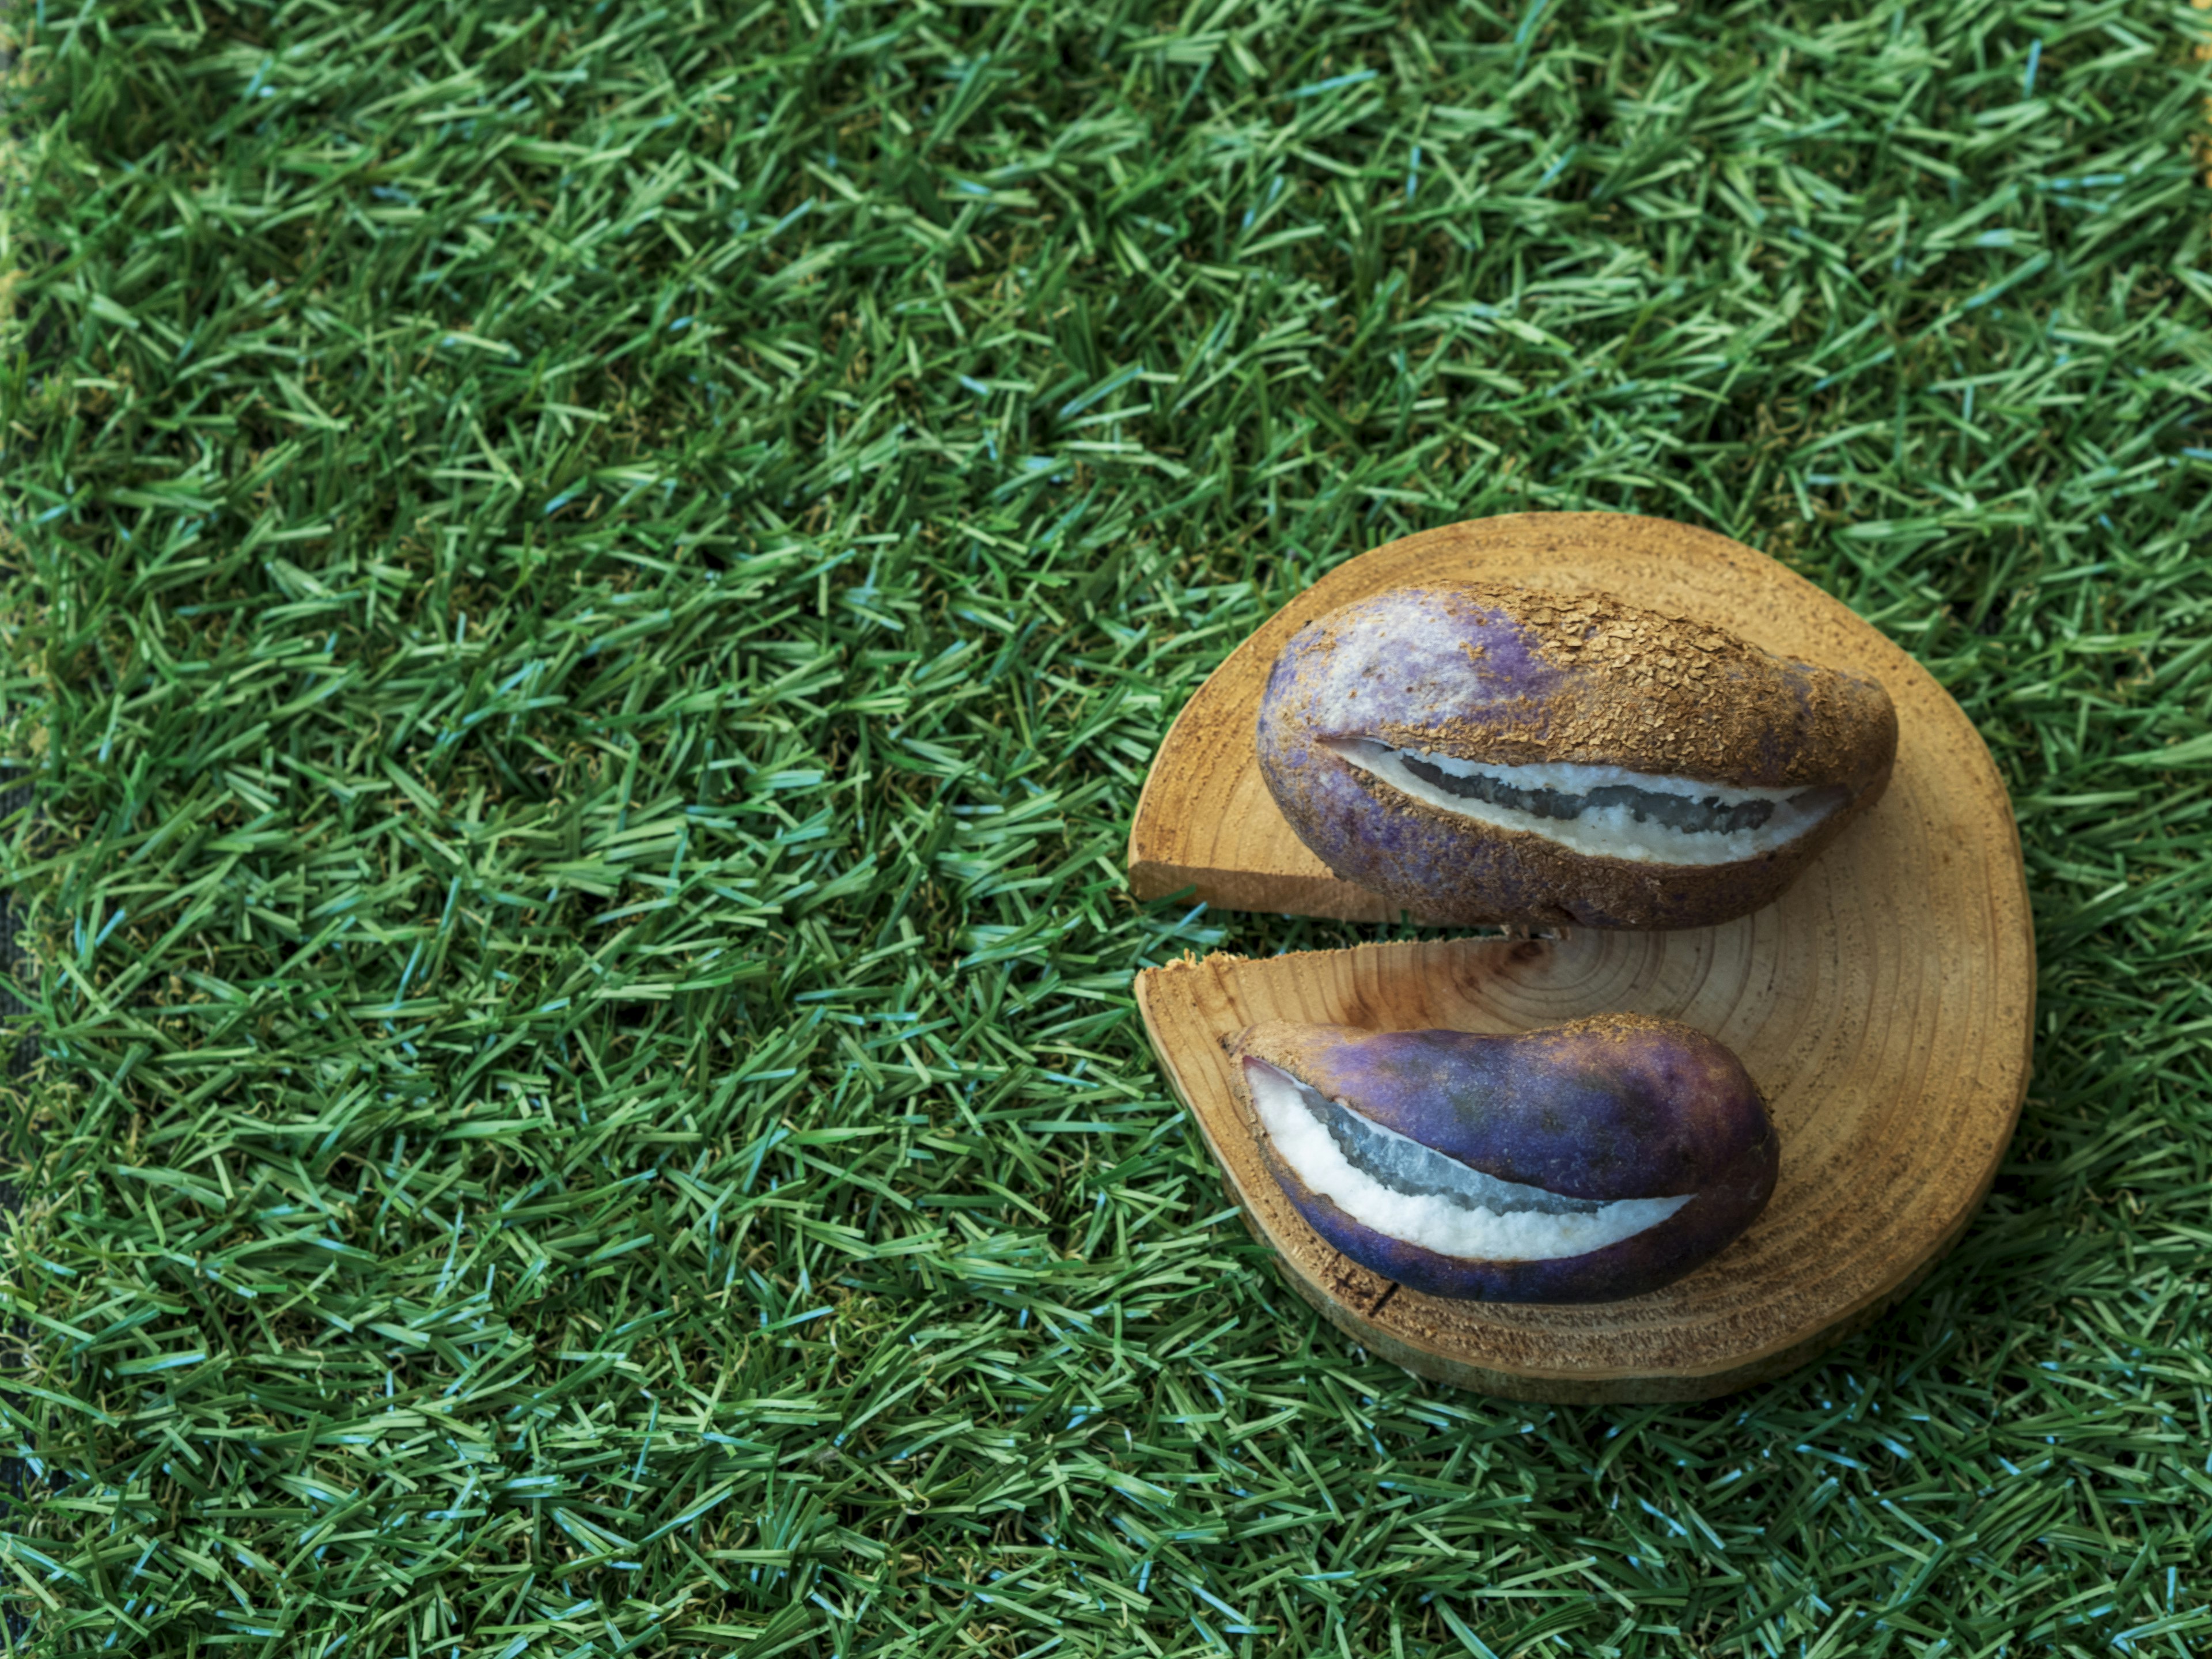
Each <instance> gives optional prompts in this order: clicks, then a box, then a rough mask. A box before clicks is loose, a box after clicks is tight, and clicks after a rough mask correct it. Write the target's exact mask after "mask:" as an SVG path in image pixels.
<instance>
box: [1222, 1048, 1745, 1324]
mask: <svg viewBox="0 0 2212 1659" xmlns="http://www.w3.org/2000/svg"><path fill="white" fill-rule="evenodd" d="M1234 1050H1235V1052H1236V1053H1237V1054H1240V1055H1242V1056H1244V1057H1246V1058H1247V1059H1248V1060H1262V1061H1264V1062H1266V1063H1267V1064H1268V1065H1272V1066H1276V1067H1277V1068H1278V1069H1279V1070H1282V1071H1285V1072H1287V1073H1290V1074H1291V1076H1293V1077H1295V1078H1297V1079H1299V1080H1300V1081H1301V1082H1304V1083H1306V1084H1308V1085H1311V1086H1312V1087H1314V1088H1316V1089H1317V1090H1319V1091H1321V1092H1322V1093H1323V1094H1325V1095H1327V1096H1328V1097H1330V1098H1331V1099H1333V1100H1339V1101H1341V1102H1343V1103H1346V1105H1348V1106H1350V1107H1351V1108H1352V1109H1354V1110H1356V1111H1358V1112H1360V1113H1361V1114H1363V1115H1365V1116H1367V1117H1369V1118H1370V1119H1372V1120H1373V1121H1376V1122H1377V1123H1380V1124H1382V1125H1383V1126H1384V1127H1387V1128H1389V1129H1393V1130H1395V1131H1396V1132H1397V1133H1400V1134H1402V1135H1406V1136H1407V1137H1408V1138H1410V1139H1414V1140H1418V1141H1420V1142H1421V1143H1422V1144H1423V1145H1425V1146H1431V1147H1433V1148H1434V1149H1435V1150H1437V1152H1443V1153H1445V1154H1447V1155H1448V1156H1449V1157H1452V1158H1457V1159H1459V1160H1460V1161H1461V1162H1462V1163H1464V1164H1468V1165H1470V1166H1471V1167H1473V1168H1474V1169H1477V1170H1481V1171H1482V1172H1483V1173H1485V1174H1486V1175H1491V1176H1497V1177H1498V1178H1499V1179H1501V1180H1505V1181H1513V1182H1522V1183H1523V1184H1525V1185H1528V1186H1535V1187H1541V1188H1545V1189H1546V1190H1547V1191H1550V1192H1554V1193H1559V1194H1564V1195H1565V1196H1567V1197H1571V1198H1581V1199H1595V1200H1615V1199H1628V1198H1666V1197H1674V1196H1676V1195H1679V1194H1684V1193H1694V1194H1697V1196H1696V1197H1695V1198H1693V1199H1692V1200H1691V1201H1690V1202H1689V1203H1687V1204H1686V1205H1684V1206H1682V1207H1681V1208H1680V1209H1679V1210H1677V1211H1676V1212H1674V1214H1673V1215H1672V1216H1670V1217H1668V1218H1667V1219H1666V1220H1664V1221H1662V1222H1661V1223H1659V1224H1658V1225H1656V1226H1654V1227H1650V1228H1647V1229H1646V1230H1644V1231H1643V1232H1641V1233H1638V1234H1636V1235H1635V1236H1634V1237H1630V1238H1626V1239H1622V1240H1620V1242H1619V1243H1614V1244H1611V1245H1608V1246H1607V1247H1606V1248H1604V1249H1598V1250H1592V1251H1589V1252H1587V1253H1585V1254H1583V1255H1575V1256H1562V1257H1556V1258H1552V1259H1548V1260H1537V1261H1468V1260H1462V1259H1460V1258H1456V1257H1452V1256H1445V1255H1437V1253H1436V1252H1434V1251H1431V1250H1428V1249H1423V1248H1421V1247H1420V1246H1419V1245H1416V1244H1409V1243H1405V1242H1404V1241H1402V1240H1400V1239H1395V1238H1391V1237H1387V1236H1385V1235H1383V1234H1382V1233H1378V1232H1376V1231H1373V1230H1372V1229H1370V1228H1369V1227H1366V1226H1364V1225H1362V1224H1360V1223H1359V1222H1358V1221H1356V1220H1354V1219H1353V1218H1352V1217H1351V1216H1349V1215H1347V1214H1346V1213H1345V1212H1343V1211H1342V1210H1340V1209H1339V1208H1338V1207H1337V1206H1336V1205H1335V1204H1334V1203H1333V1202H1331V1201H1330V1200H1328V1198H1326V1197H1324V1196H1322V1195H1321V1194H1317V1193H1315V1192H1313V1191H1311V1190H1310V1189H1309V1188H1307V1187H1306V1185H1305V1184H1304V1182H1302V1181H1301V1180H1300V1179H1299V1178H1298V1176H1297V1174H1296V1173H1295V1172H1294V1171H1293V1170H1291V1168H1290V1167H1289V1166H1288V1165H1287V1164H1285V1163H1284V1161H1283V1160H1282V1159H1281V1158H1279V1157H1278V1156H1277V1155H1276V1152H1275V1150H1274V1147H1273V1145H1272V1143H1270V1142H1269V1141H1268V1140H1267V1137H1266V1136H1265V1134H1264V1133H1263V1134H1262V1135H1261V1152H1262V1154H1263V1156H1264V1158H1265V1159H1266V1162H1267V1167H1268V1170H1269V1171H1270V1172H1271V1173H1272V1174H1273V1176H1274V1177H1275V1180H1276V1182H1277V1183H1278V1184H1279V1185H1280V1186H1281V1187H1282V1188H1283V1191H1284V1193H1285V1195H1287V1196H1288V1197H1289V1199H1290V1200H1291V1203H1292V1204H1293V1205H1294V1206H1297V1211H1298V1213H1299V1214H1300V1215H1302V1216H1304V1218H1305V1219H1306V1222H1307V1223H1308V1225H1310V1226H1311V1227H1312V1228H1313V1229H1314V1231H1316V1232H1317V1233H1319V1234H1320V1235H1321V1236H1322V1237H1323V1238H1325V1239H1327V1240H1328V1242H1329V1243H1331V1244H1332V1245H1334V1247H1335V1248H1336V1249H1340V1250H1341V1251H1342V1252H1343V1253H1344V1254H1345V1255H1347V1256H1349V1257H1351V1258H1352V1260H1353V1261H1357V1262H1358V1263H1359V1264H1360V1265H1361V1266H1362V1267H1367V1268H1369V1269H1370V1270H1371V1271H1373V1272H1375V1273H1382V1274H1383V1275H1385V1276H1387V1277H1389V1278H1391V1279H1396V1280H1398V1281H1399V1282H1400V1283H1401V1284H1404V1285H1409V1286H1411V1287H1412V1288H1413V1289H1414V1290H1417V1291H1422V1292H1423V1293H1425V1294H1426V1295H1430V1296H1439V1297H1455V1298H1458V1299H1462V1300H1474V1301H1484V1302H1610V1301H1616V1300H1619V1299H1620V1298H1621V1297H1631V1296H1640V1295H1642V1294H1644V1292H1645V1291H1652V1290H1656V1289H1658V1288H1659V1287H1660V1286H1661V1285H1666V1284H1668V1283H1669V1282H1671V1281H1672V1280H1674V1279H1679V1278H1680V1277H1681V1276H1682V1275H1683V1274H1684V1273H1688V1272H1689V1271H1690V1270H1691V1269H1692V1268H1693V1267H1697V1266H1698V1265H1699V1263H1701V1262H1703V1261H1706V1260H1707V1259H1708V1258H1710V1257H1711V1256H1712V1255H1714V1254H1716V1253H1717V1251H1719V1250H1720V1249H1723V1247H1724V1246H1726V1245H1727V1244H1728V1243H1729V1242H1730V1241H1731V1240H1733V1239H1734V1238H1735V1237H1737V1236H1738V1235H1739V1234H1741V1232H1742V1231H1744V1229H1745V1228H1746V1227H1747V1226H1749V1225H1751V1222H1752V1221H1753V1218H1755V1217H1757V1215H1758V1214H1759V1212H1760V1211H1761V1210H1762V1209H1764V1208H1765V1206H1766V1200H1767V1199H1768V1197H1769V1196H1770V1195H1771V1194H1772V1192H1773V1190H1774V1182H1775V1180H1776V1177H1777V1176H1778V1173H1779V1170H1780V1161H1781V1157H1780V1155H1781V1146H1780V1141H1779V1138H1778V1136H1777V1134H1776V1133H1775V1130H1774V1126H1773V1123H1772V1122H1771V1120H1770V1119H1769V1118H1768V1116H1767V1114H1766V1107H1765V1103H1764V1102H1763V1101H1762V1100H1761V1099H1760V1097H1759V1090H1758V1087H1757V1085H1755V1084H1753V1082H1752V1080H1751V1078H1750V1076H1749V1075H1748V1074H1747V1073H1746V1072H1745V1071H1744V1069H1743V1066H1742V1064H1741V1062H1740V1061H1739V1060H1737V1059H1736V1057H1735V1055H1734V1054H1730V1053H1729V1050H1728V1049H1727V1048H1723V1046H1722V1045H1721V1044H1720V1043H1718V1042H1715V1041H1713V1039H1712V1038H1711V1037H1709V1036H1705V1034H1704V1033H1702V1032H1700V1031H1697V1030H1692V1028H1691V1027H1689V1026H1686V1025H1682V1024H1676V1023H1674V1022H1672V1021H1664V1020H1653V1019H1647V1018H1641V1017H1638V1016H1633V1015H1614V1016H1606V1017H1601V1018H1596V1019H1590V1020H1583V1021H1579V1022H1577V1024H1572V1025H1565V1026H1558V1027H1554V1028H1552V1029H1550V1030H1542V1031H1531V1032H1528V1033H1525V1034H1522V1035H1520V1036H1479V1035H1475V1034H1473V1033H1469V1032H1464V1031H1389V1032H1375V1031H1364V1030H1358V1028H1356V1027H1352V1026H1341V1025H1307V1026H1298V1025H1289V1024H1271V1025H1261V1026H1255V1027H1253V1028H1252V1029H1251V1030H1249V1031H1247V1032H1245V1033H1243V1034H1242V1036H1239V1037H1238V1038H1237V1040H1236V1042H1235V1043H1234ZM1240 1071H1241V1066H1240Z"/></svg>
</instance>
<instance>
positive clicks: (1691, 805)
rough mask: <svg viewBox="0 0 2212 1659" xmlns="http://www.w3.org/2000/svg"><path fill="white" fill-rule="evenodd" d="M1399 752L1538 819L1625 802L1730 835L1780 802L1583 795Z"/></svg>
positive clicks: (1679, 824)
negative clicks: (1469, 772)
mask: <svg viewBox="0 0 2212 1659" xmlns="http://www.w3.org/2000/svg"><path fill="white" fill-rule="evenodd" d="M1397 756H1398V763H1399V764H1400V765H1401V766H1403V767H1404V768H1405V769H1407V771H1408V772H1410V773H1412V774H1413V775H1414V776H1415V777H1417V778H1419V780H1420V781H1422V782H1424V783H1425V784H1428V785H1429V786H1430V787H1432V788H1437V789H1441V790H1443V792H1444V793H1446V794H1448V795H1455V796H1457V797H1459V798H1460V799H1462V800H1480V801H1487V802H1488V803H1489V804H1490V805H1492V806H1503V807H1505V808H1508V809H1509V810H1510V811H1516V812H1526V813H1528V814H1529V815H1530V816H1531V817H1540V818H1578V817H1581V816H1582V815H1583V811H1584V810H1585V809H1586V808H1589V807H1599V808H1604V807H1608V806H1625V807H1626V808H1627V809H1628V811H1629V812H1630V813H1631V815H1632V816H1633V817H1634V818H1635V819H1636V821H1637V822H1638V823H1663V824H1665V825H1666V826H1667V827H1668V829H1680V830H1683V831H1686V832H1694V831H1698V830H1705V829H1717V830H1719V831H1721V832H1722V833H1723V835H1725V834H1728V833H1729V832H1730V831H1733V830H1737V829H1758V828H1759V826H1760V825H1761V824H1763V823H1765V822H1766V821H1767V820H1768V819H1769V818H1771V817H1773V816H1774V807H1775V803H1774V802H1772V801H1771V800H1745V801H1738V802H1736V803H1735V805H1732V806H1731V805H1729V804H1728V803H1727V802H1725V801H1723V800H1722V799H1721V798H1720V797H1719V796H1718V795H1707V796H1706V797H1705V799H1702V800H1699V799H1692V797H1690V796H1688V795H1675V794H1669V793H1665V792H1664V791H1662V790H1657V789H1638V788H1637V787H1635V786H1633V785H1632V784H1625V783H1622V784H1608V785H1605V786H1602V787H1599V788H1595V789H1592V790H1590V791H1589V792H1588V793H1583V794H1579V795H1576V794H1570V793H1567V792H1566V791H1565V790H1564V789H1522V788H1516V787H1515V786H1514V785H1512V784H1510V783H1508V782H1506V781H1505V780H1504V779H1503V778H1492V777H1485V776H1483V775H1481V774H1480V773H1479V772H1478V773H1474V774H1473V775H1464V776H1463V775H1461V774H1459V773H1456V772H1447V771H1445V770H1444V769H1443V767H1441V766H1438V765H1437V764H1436V763H1434V762H1433V761H1425V760H1423V759H1422V758H1421V757H1419V755H1415V754H1412V753H1409V752H1408V751H1407V750H1403V749H1401V750H1398V751H1397ZM1822 793H1823V792H1822V791H1820V790H1819V789H1808V790H1807V791H1806V792H1805V793H1803V794H1801V795H1793V796H1791V797H1790V805H1792V806H1797V807H1804V808H1808V809H1810V808H1813V807H1816V806H1819V805H1821V802H1820V800H1819V799H1816V798H1817V797H1819V796H1820V795H1821V794H1822Z"/></svg>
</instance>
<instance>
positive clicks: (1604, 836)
mask: <svg viewBox="0 0 2212 1659" xmlns="http://www.w3.org/2000/svg"><path fill="white" fill-rule="evenodd" d="M1328 748H1329V750H1330V751H1331V752H1332V753H1334V754H1335V755H1336V756H1337V757H1339V758H1340V759H1342V760H1343V761H1345V762H1346V763H1347V764H1349V765H1352V766H1356V767H1358V769H1360V770H1362V771H1364V772H1368V773H1370V774H1372V775H1374V776H1376V777H1378V778H1380V779H1382V780H1383V781H1384V782H1385V783H1387V784H1389V785H1390V787H1392V788H1394V789H1400V790H1402V791H1404V792H1405V793H1407V794H1408V795H1411V796H1412V797H1413V799H1416V800H1419V801H1424V802H1426V803H1427V804H1428V805H1431V806H1433V807H1435V808H1437V810H1438V811H1444V812H1455V813H1457V814H1458V815H1459V816H1460V817H1464V818H1472V819H1474V821H1475V822H1476V823H1486V824H1489V825H1491V826H1492V828H1494V829H1518V830H1522V831H1525V832H1527V833H1528V834H1531V835H1538V836H1543V837H1544V838H1545V839H1546V840H1547V841H1553V842H1558V843H1559V845H1560V846H1562V847H1565V848H1568V849H1569V850H1571V851H1572V852H1577V853H1581V854H1586V855H1588V856H1590V857H1594V858H1612V859H1628V860H1634V861H1636V862H1638V863H1644V864H1735V863H1737V862H1739V861H1740V860H1744V859H1748V858H1755V857H1757V856H1758V855H1759V854H1762V853H1771V852H1773V851H1774V850H1775V849H1776V848H1780V847H1784V846H1786V845H1787V844H1789V843H1790V842H1793V841H1795V840H1796V838H1797V837H1798V836H1802V835H1803V834H1804V833H1805V832H1806V831H1807V830H1808V829H1811V828H1812V827H1813V826H1814V824H1816V823H1820V820H1821V819H1823V818H1825V817H1827V816H1828V814H1829V813H1830V812H1832V811H1834V810H1835V808H1836V806H1837V805H1838V803H1839V802H1840V801H1841V800H1842V799H1843V794H1842V792H1841V791H1839V790H1832V789H1820V788H1808V787H1802V786H1801V787H1796V788H1793V789H1766V788H1751V787H1746V788H1733V787H1729V786H1728V785H1726V784H1719V783H1705V782H1701V781H1699V780H1698V779H1695V778H1675V777H1664V776H1661V775H1657V774H1656V773H1650V772H1632V771H1630V770H1628V769H1626V767H1620V766H1576V765H1571V764H1566V763H1556V764H1555V763H1539V764H1536V765H1532V766H1500V765H1496V764H1493V763H1490V762H1487V761H1464V760H1455V759H1453V758H1452V757H1450V756H1449V755H1436V754H1431V753H1429V752H1428V751H1426V750H1419V749H1409V750H1401V749H1394V748H1392V747H1390V745H1389V744H1384V743H1378V742H1376V740H1374V739H1373V738H1346V739H1342V740H1340V741H1338V742H1335V743H1332V744H1329V745H1328ZM1408 756H1411V757H1413V758H1414V759H1415V760H1419V761H1424V762H1426V763H1428V764H1429V765H1431V766H1433V767H1435V768H1437V769H1438V770H1440V771H1442V772H1444V773H1446V774H1448V775H1451V776H1454V777H1462V778H1472V777H1482V778H1490V779H1494V780H1496V781H1498V782H1499V783H1501V784H1503V785H1504V786H1506V787H1510V788H1512V789H1516V790H1538V789H1546V790H1553V791H1557V792H1559V793H1561V794H1567V795H1582V794H1587V793H1589V792H1590V791H1591V790H1593V789H1607V788H1620V787H1627V788H1631V789H1641V790H1646V791H1649V792H1650V793H1654V794H1662V795H1673V796H1679V797H1680V798H1682V799H1687V800H1692V801H1701V802H1713V801H1717V802H1718V803H1719V805H1721V806H1722V807H1729V806H1735V805H1741V804H1743V803H1746V802H1750V801H1771V802H1772V803H1773V806H1774V811H1773V814H1772V816H1771V817H1769V818H1768V819H1767V820H1766V822H1765V823H1762V824H1759V825H1758V826H1757V827H1756V828H1751V829H1678V828H1676V827H1675V826H1674V825H1672V824H1668V823H1658V822H1656V821H1655V820H1652V819H1650V817H1645V818H1644V819H1643V820H1640V821H1639V820H1638V817H1637V816H1636V811H1635V809H1634V808H1633V807H1632V806H1630V805H1589V806H1585V807H1584V808H1583V810H1582V811H1581V812H1580V813H1579V814H1577V816H1575V817H1568V818H1558V817H1544V816H1542V815H1541V814H1538V813H1535V812H1531V811H1522V810H1520V809H1518V808H1516V807H1513V806H1508V805H1499V804H1497V803H1495V802H1492V801H1486V800H1479V799H1473V798H1471V797H1468V796H1463V795H1455V794H1453V793H1450V792H1449V791H1448V790H1446V789H1444V788H1442V787H1439V786H1438V785H1437V784H1435V783H1432V782H1431V781H1429V780H1427V779H1425V778H1420V777H1416V776H1415V775H1413V773H1412V772H1410V771H1408V770H1407V767H1406V759H1407V757H1408Z"/></svg>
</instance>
